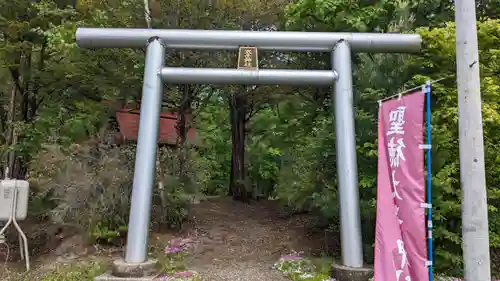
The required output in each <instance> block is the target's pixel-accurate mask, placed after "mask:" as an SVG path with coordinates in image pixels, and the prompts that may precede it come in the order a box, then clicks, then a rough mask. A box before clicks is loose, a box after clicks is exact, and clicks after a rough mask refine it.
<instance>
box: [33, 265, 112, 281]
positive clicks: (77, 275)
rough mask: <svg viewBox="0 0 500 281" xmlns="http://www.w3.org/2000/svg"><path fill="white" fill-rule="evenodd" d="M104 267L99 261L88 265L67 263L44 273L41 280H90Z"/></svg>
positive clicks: (103, 270) (101, 272)
mask: <svg viewBox="0 0 500 281" xmlns="http://www.w3.org/2000/svg"><path fill="white" fill-rule="evenodd" d="M105 270H106V267H105V266H103V265H102V264H100V263H91V264H89V265H78V266H75V265H69V266H64V265H63V266H59V267H57V268H56V270H55V271H54V272H52V273H50V274H48V275H45V276H44V277H43V278H42V279H41V281H92V280H94V279H95V278H96V277H97V276H99V275H101V274H103V273H104V272H105Z"/></svg>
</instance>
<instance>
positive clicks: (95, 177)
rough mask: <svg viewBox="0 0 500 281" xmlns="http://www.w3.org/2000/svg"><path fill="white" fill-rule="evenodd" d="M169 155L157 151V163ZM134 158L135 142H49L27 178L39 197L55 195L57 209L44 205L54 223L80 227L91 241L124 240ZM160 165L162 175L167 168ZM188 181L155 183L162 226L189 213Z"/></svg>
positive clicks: (53, 197)
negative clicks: (164, 187)
mask: <svg viewBox="0 0 500 281" xmlns="http://www.w3.org/2000/svg"><path fill="white" fill-rule="evenodd" d="M165 154H166V153H164V151H163V152H162V151H161V152H160V153H159V159H160V161H159V163H162V162H167V159H164V158H165ZM134 157H135V147H134V146H130V145H129V146H124V147H109V146H104V145H102V144H100V143H98V142H95V141H89V142H87V143H84V144H81V145H72V146H70V147H69V148H67V149H65V148H63V147H61V146H56V145H53V146H46V147H44V150H43V152H41V153H40V154H39V155H37V157H36V158H35V159H34V161H33V162H32V167H31V169H30V175H29V179H30V181H31V182H32V183H33V184H34V185H36V186H38V188H39V192H38V194H37V196H35V198H36V200H38V201H40V199H41V198H45V197H46V196H47V194H51V197H52V200H49V201H50V202H52V201H53V200H54V199H55V200H56V203H55V205H56V207H55V208H50V207H49V206H47V207H48V208H47V209H46V210H45V211H46V212H48V213H49V214H50V217H51V220H52V222H54V223H56V224H60V225H73V226H77V227H78V228H79V229H80V230H81V231H85V232H86V233H87V235H88V237H89V238H90V240H91V241H93V242H99V243H113V244H115V243H121V241H122V238H124V236H125V235H126V232H127V226H128V218H129V211H130V196H131V191H132V178H133V166H134ZM162 157H163V159H164V160H163V161H161V159H162ZM169 162H170V161H169ZM160 166H161V165H160ZM158 170H159V171H158V173H159V174H160V173H163V172H165V171H166V169H158ZM159 178H161V177H159ZM177 178H178V177H177ZM187 184H189V183H187ZM184 186H185V185H184V184H179V185H170V184H169V185H168V187H169V188H168V189H167V190H165V191H162V190H159V189H158V188H154V198H153V203H155V204H154V206H153V211H156V212H154V214H156V215H157V216H155V217H154V221H156V222H157V225H158V226H162V225H167V226H169V227H173V226H179V225H180V224H181V223H182V221H183V220H184V219H185V217H186V216H187V209H188V206H189V200H188V198H187V197H186V196H184ZM45 200H46V201H47V199H45ZM158 210H159V211H158Z"/></svg>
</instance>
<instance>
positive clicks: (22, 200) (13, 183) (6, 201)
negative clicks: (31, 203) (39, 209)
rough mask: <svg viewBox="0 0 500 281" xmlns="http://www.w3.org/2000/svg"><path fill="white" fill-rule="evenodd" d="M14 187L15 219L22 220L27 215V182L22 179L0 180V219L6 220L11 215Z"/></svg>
mask: <svg viewBox="0 0 500 281" xmlns="http://www.w3.org/2000/svg"><path fill="white" fill-rule="evenodd" d="M15 188H17V200H16V201H17V206H16V220H18V221H20V220H24V219H26V216H27V215H28V197H29V183H28V182H27V181H23V180H1V181H0V221H8V220H9V218H10V216H11V212H12V201H13V199H14V189H15Z"/></svg>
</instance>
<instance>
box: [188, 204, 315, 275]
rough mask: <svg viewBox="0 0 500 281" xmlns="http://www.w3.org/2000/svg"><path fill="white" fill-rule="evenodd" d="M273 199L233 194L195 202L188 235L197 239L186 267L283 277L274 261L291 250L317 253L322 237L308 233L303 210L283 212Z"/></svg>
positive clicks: (217, 272) (205, 271) (204, 271)
mask: <svg viewBox="0 0 500 281" xmlns="http://www.w3.org/2000/svg"><path fill="white" fill-rule="evenodd" d="M274 205H275V204H273V203H272V202H269V201H262V202H254V203H252V204H250V205H248V204H244V203H239V202H233V201H232V200H231V199H229V198H219V199H212V200H209V201H203V202H201V203H200V204H197V205H194V206H193V209H192V212H191V219H190V221H189V222H188V225H187V227H186V228H185V229H186V230H185V233H184V235H186V236H190V237H192V238H194V239H195V240H196V241H197V246H196V247H195V249H194V252H193V254H192V255H191V257H190V258H189V259H188V267H189V268H190V269H193V270H196V271H198V272H200V273H201V275H202V276H203V277H204V279H203V280H206V281H225V280H227V281H238V280H245V281H264V280H265V281H274V280H276V281H282V280H286V279H285V278H284V277H283V276H281V275H280V274H279V273H278V272H276V271H275V270H273V269H272V268H271V267H272V265H273V264H274V262H276V261H277V260H278V258H279V257H280V256H281V255H284V254H288V253H290V251H292V250H294V251H304V252H305V253H318V252H320V251H321V250H322V249H321V247H322V246H323V243H324V240H323V236H322V235H320V234H316V235H310V234H308V233H307V231H306V230H307V227H306V226H307V224H310V219H309V218H307V217H305V216H294V217H293V218H288V219H285V218H282V217H280V216H279V209H278V208H276V207H275V206H274Z"/></svg>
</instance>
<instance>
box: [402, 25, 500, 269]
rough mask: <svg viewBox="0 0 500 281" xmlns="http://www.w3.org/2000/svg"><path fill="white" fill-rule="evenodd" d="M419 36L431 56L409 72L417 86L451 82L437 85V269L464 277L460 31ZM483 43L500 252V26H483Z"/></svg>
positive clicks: (488, 159) (493, 219)
mask: <svg viewBox="0 0 500 281" xmlns="http://www.w3.org/2000/svg"><path fill="white" fill-rule="evenodd" d="M418 32H419V33H420V34H421V35H422V37H423V38H424V40H425V41H426V49H425V53H424V55H423V56H421V57H413V58H412V59H411V61H410V63H409V67H410V68H411V69H413V72H414V73H421V74H422V75H423V76H416V77H415V81H417V82H423V81H425V80H426V79H431V80H432V79H438V78H441V77H449V79H447V80H444V81H442V82H439V83H437V84H434V85H433V90H432V93H433V100H432V108H433V115H432V134H433V150H432V154H433V163H432V169H433V186H432V188H433V195H434V196H433V201H434V202H433V205H434V206H436V208H435V209H434V212H433V215H434V226H435V231H434V239H435V243H436V245H439V246H438V247H437V248H436V266H437V269H438V270H440V271H443V272H448V273H452V274H454V275H459V274H460V271H461V268H462V258H461V251H462V250H461V244H462V241H461V221H460V217H461V209H460V201H461V193H460V181H459V178H460V171H459V159H458V150H459V147H458V104H457V98H456V97H457V90H456V83H455V78H454V75H453V74H454V72H455V67H456V65H455V63H454V61H455V37H454V35H455V27H454V24H452V23H449V24H448V25H447V27H445V28H440V29H429V28H421V29H419V30H418ZM478 37H479V48H480V55H479V57H480V59H481V61H480V65H481V93H482V100H483V125H484V144H485V163H486V167H490V168H488V169H487V170H486V181H487V187H488V204H489V218H490V246H491V247H493V248H496V247H500V244H499V241H500V237H499V233H500V229H499V228H498V227H499V226H500V225H499V218H500V216H499V214H498V207H499V195H500V193H499V191H498V188H497V186H498V183H499V182H498V180H499V179H500V170H499V169H495V168H494V167H498V165H499V161H500V159H499V158H498V156H497V155H498V149H499V146H498V143H499V141H500V139H499V135H498V133H497V132H498V129H499V124H500V114H499V109H500V108H499V106H500V104H499V98H500V91H499V89H500V79H499V76H498V73H499V70H500V59H499V57H498V54H499V50H498V46H499V44H500V40H499V38H500V21H499V20H487V21H484V22H478Z"/></svg>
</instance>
